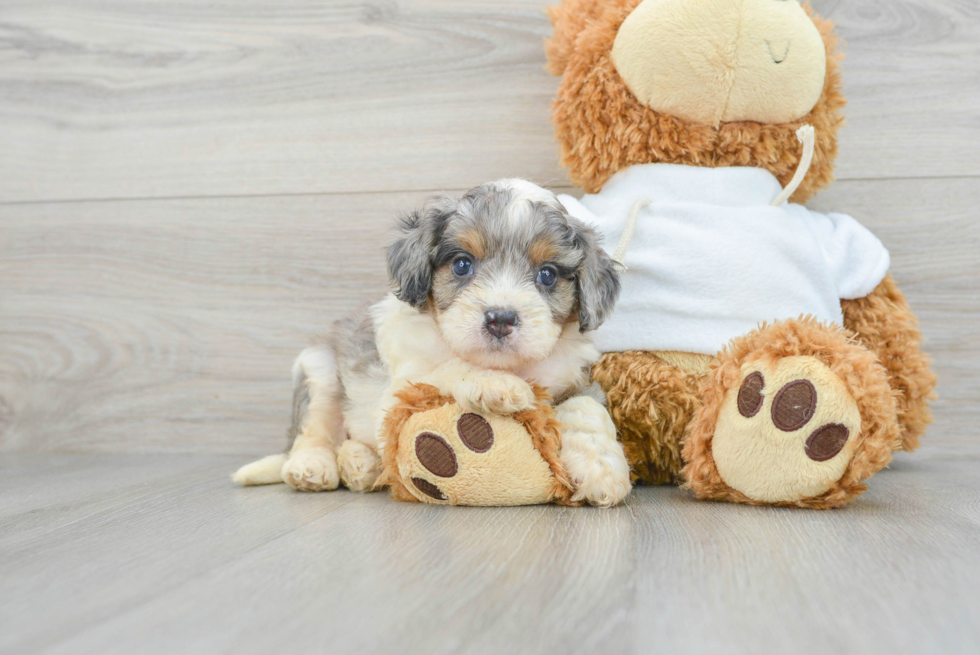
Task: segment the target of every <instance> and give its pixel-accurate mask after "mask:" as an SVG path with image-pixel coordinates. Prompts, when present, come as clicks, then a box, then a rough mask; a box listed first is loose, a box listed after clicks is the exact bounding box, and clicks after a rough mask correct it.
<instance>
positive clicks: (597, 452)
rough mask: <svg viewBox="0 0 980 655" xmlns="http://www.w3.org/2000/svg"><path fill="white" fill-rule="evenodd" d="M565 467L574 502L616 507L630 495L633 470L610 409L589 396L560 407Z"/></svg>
mask: <svg viewBox="0 0 980 655" xmlns="http://www.w3.org/2000/svg"><path fill="white" fill-rule="evenodd" d="M557 413H558V420H559V421H561V423H562V425H563V426H564V429H563V430H562V433H561V454H560V456H559V458H560V459H561V463H562V465H563V466H564V467H565V470H567V471H568V475H569V477H570V478H571V480H572V485H573V486H574V487H575V494H574V495H573V496H572V499H573V500H585V501H587V502H589V503H591V504H592V505H596V506H598V507H612V506H613V505H616V504H618V503H619V502H621V501H622V500H623V499H624V498H626V495H627V494H629V492H630V488H631V486H632V485H631V484H630V469H629V464H628V463H627V462H626V456H625V455H624V454H623V448H622V446H620V445H619V442H618V441H617V440H616V426H615V425H613V422H612V419H611V418H610V417H609V412H608V411H606V408H605V407H603V406H602V405H600V404H599V403H598V402H596V401H595V400H594V399H593V398H590V397H588V396H577V397H575V398H572V399H570V400H567V401H565V402H564V403H562V404H561V405H559V406H558V408H557Z"/></svg>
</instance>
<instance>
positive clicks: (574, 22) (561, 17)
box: [545, 0, 630, 75]
mask: <svg viewBox="0 0 980 655" xmlns="http://www.w3.org/2000/svg"><path fill="white" fill-rule="evenodd" d="M629 1H630V0H612V1H610V0H564V1H563V2H561V3H559V4H558V5H555V6H554V7H548V17H549V18H550V19H551V24H552V25H554V27H555V33H554V35H552V37H551V38H550V39H548V40H547V41H545V53H546V54H547V56H548V70H549V71H551V74H552V75H561V74H562V73H564V72H565V67H566V66H568V61H569V60H570V59H571V57H572V53H573V52H574V51H575V41H576V39H578V35H579V34H581V33H582V32H583V31H584V30H585V28H586V27H588V24H589V22H590V21H592V20H595V19H596V18H598V17H599V16H601V15H602V12H604V11H605V10H606V9H608V8H610V7H618V6H620V5H623V4H626V2H629Z"/></svg>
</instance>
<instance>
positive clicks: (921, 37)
mask: <svg viewBox="0 0 980 655" xmlns="http://www.w3.org/2000/svg"><path fill="white" fill-rule="evenodd" d="M544 4H545V3H544V1H543V0H520V1H511V2H498V1H495V2H490V1H485V2H477V1H475V0H442V1H438V0H426V1H419V2H395V1H390V2H372V3H364V4H356V3H340V2H330V1H327V0H317V1H306V0H214V1H209V2H207V3H204V2H183V3H181V2H174V1H173V0H168V1H167V2H163V1H160V0H73V1H71V2H67V1H64V2H57V1H55V2H45V3H37V2H36V0H5V2H4V3H3V7H2V9H0V23H2V28H0V43H2V48H0V451H8V452H9V451H126V452H154V451H194V452H206V453H240V452H241V453H246V452H255V453H261V452H265V451H268V450H270V449H274V448H278V447H280V446H281V445H282V444H283V433H284V429H285V426H286V420H287V416H286V415H287V413H288V411H289V381H288V373H289V366H290V363H291V360H292V357H293V355H294V354H295V352H296V351H297V350H298V349H299V348H300V347H301V346H303V345H304V344H305V342H306V340H307V337H308V336H309V335H310V334H312V333H314V332H316V331H318V330H321V329H323V328H324V327H325V326H326V325H327V324H328V323H329V322H330V321H331V320H332V319H333V318H335V317H338V316H340V315H343V314H344V313H346V312H348V311H350V310H351V309H352V308H354V307H356V306H357V305H358V304H360V303H363V302H367V301H368V300H370V299H372V298H374V297H377V296H378V295H379V294H381V293H383V291H384V289H385V276H384V266H383V262H382V258H381V249H382V247H383V246H384V244H385V242H386V240H387V228H388V226H389V224H390V220H391V217H392V215H393V214H394V213H396V212H397V211H399V210H402V209H407V208H410V207H412V206H413V205H415V204H416V203H417V202H419V201H420V200H421V198H422V197H423V196H424V195H425V193H426V192H427V191H429V190H433V189H446V190H463V189H466V188H469V187H471V186H473V185H475V184H478V183H480V182H483V181H486V180H488V179H494V178H498V177H502V176H526V177H529V178H531V179H533V180H535V181H537V182H541V183H548V184H551V185H553V186H557V187H567V186H568V184H569V183H568V181H567V178H566V175H565V173H564V171H563V170H562V169H561V168H560V167H559V166H558V163H557V155H556V152H557V148H556V146H555V144H554V142H553V136H552V128H551V125H550V123H549V121H548V113H549V102H550V99H551V97H552V95H553V94H554V91H555V89H556V87H557V82H556V80H555V79H554V78H552V77H550V76H549V75H548V74H547V73H546V72H545V70H544V54H543V50H542V40H543V38H544V37H545V36H546V35H547V34H548V33H549V31H550V27H549V24H548V22H547V19H546V18H545V16H544V13H543V8H544ZM814 5H815V6H816V8H817V9H818V10H819V11H820V12H821V13H823V14H825V15H827V16H829V17H831V18H833V19H834V20H836V21H837V22H838V24H839V28H840V32H841V34H842V35H843V36H844V37H845V38H846V39H847V41H848V43H849V44H848V46H847V53H848V58H847V60H846V61H845V83H846V92H847V94H848V95H849V97H850V101H851V102H850V106H849V107H848V110H847V115H848V124H849V127H848V128H847V129H846V130H845V131H844V132H843V133H842V140H841V154H840V159H839V167H838V177H839V178H840V180H839V181H838V182H837V183H836V184H835V185H834V186H832V187H831V189H830V190H828V191H826V192H824V193H823V194H821V195H820V196H819V197H818V199H817V200H816V201H814V202H813V203H812V206H814V207H815V208H818V209H824V210H829V209H833V210H837V211H844V212H848V213H851V214H853V215H854V216H856V217H858V218H859V219H860V220H862V221H863V222H865V224H867V225H868V226H869V227H871V228H872V229H873V230H875V231H876V232H877V233H878V234H879V236H881V238H882V240H883V241H884V242H885V244H886V245H887V246H888V247H889V248H890V249H891V251H892V255H893V261H894V266H893V271H894V273H895V276H896V277H897V278H898V280H899V282H900V283H901V284H902V285H903V287H904V288H905V290H906V292H907V294H908V296H909V298H910V300H911V301H912V303H913V305H914V307H915V308H916V309H917V311H918V312H919V314H920V316H921V318H922V324H923V328H924V331H925V333H926V335H927V337H928V339H929V350H930V351H931V352H932V353H933V354H934V355H935V357H936V368H937V370H938V372H939V373H940V376H941V388H940V392H941V394H942V400H941V401H940V402H939V403H937V405H936V410H937V417H938V421H937V424H936V425H935V426H934V428H933V429H932V430H931V432H930V434H929V435H928V436H927V442H926V443H927V446H926V447H927V448H930V449H941V450H945V451H949V452H950V453H955V452H957V449H958V447H959V445H962V444H964V443H966V442H969V441H973V440H975V436H974V435H975V432H976V428H975V424H976V423H977V420H978V418H980V410H978V409H977V408H976V405H977V399H978V397H980V393H978V392H980V383H978V377H977V375H976V374H975V373H974V369H976V367H977V366H978V365H980V328H978V325H980V289H978V286H980V284H978V283H980V258H978V257H977V255H976V252H977V250H978V246H980V227H978V225H977V213H978V210H977V207H978V205H980V157H977V156H976V153H977V146H976V144H977V142H978V141H980V73H978V71H980V6H978V4H977V3H976V2H974V1H972V0H941V1H938V2H937V1H935V0H889V1H887V2H886V1H884V0H846V1H845V0H819V1H817V2H815V3H814Z"/></svg>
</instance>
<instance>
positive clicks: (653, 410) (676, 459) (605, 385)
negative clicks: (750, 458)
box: [592, 351, 711, 484]
mask: <svg viewBox="0 0 980 655" xmlns="http://www.w3.org/2000/svg"><path fill="white" fill-rule="evenodd" d="M688 359H691V358H690V357H689V358H688ZM704 359H705V362H702V363H706V362H707V360H710V359H711V358H704ZM703 368H704V370H688V369H685V368H682V367H680V366H675V365H674V364H671V363H669V362H667V361H666V360H665V359H663V357H661V356H659V355H658V354H656V353H652V352H644V351H630V352H621V353H607V354H605V355H603V356H602V358H601V359H600V360H599V361H598V362H597V363H596V364H595V365H594V366H593V367H592V378H593V379H594V380H595V381H596V382H598V383H599V384H600V386H602V389H603V391H604V392H605V393H606V401H607V404H608V407H609V413H610V414H611V415H612V419H613V423H615V425H616V428H617V429H618V431H619V439H620V442H621V443H622V445H623V450H624V451H625V453H626V458H627V460H628V461H629V464H630V469H631V471H632V476H633V481H634V482H637V483H642V484H672V483H676V482H678V481H679V480H680V474H681V467H682V466H683V462H682V460H681V443H682V439H683V436H684V430H685V428H686V427H687V425H688V424H689V423H690V422H691V420H692V419H693V418H694V414H695V412H696V411H697V410H698V408H699V407H700V406H701V396H700V391H699V381H700V379H701V377H702V376H703V374H704V373H705V372H706V371H707V367H706V366H704V367H703Z"/></svg>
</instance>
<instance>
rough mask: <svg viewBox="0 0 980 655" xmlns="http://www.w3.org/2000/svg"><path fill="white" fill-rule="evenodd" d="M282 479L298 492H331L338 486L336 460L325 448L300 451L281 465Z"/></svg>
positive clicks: (338, 477)
mask: <svg viewBox="0 0 980 655" xmlns="http://www.w3.org/2000/svg"><path fill="white" fill-rule="evenodd" d="M282 479H283V482H285V483H286V484H288V485H289V486H290V487H292V488H294V489H299V490H300V491H332V490H334V489H336V488H337V485H338V484H340V476H339V475H338V474H337V458H336V457H335V456H334V454H333V453H332V452H330V451H329V450H327V449H326V448H311V449H309V450H301V451H299V452H297V453H295V454H293V455H291V456H290V457H289V459H288V460H286V463H285V464H283V465H282Z"/></svg>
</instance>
